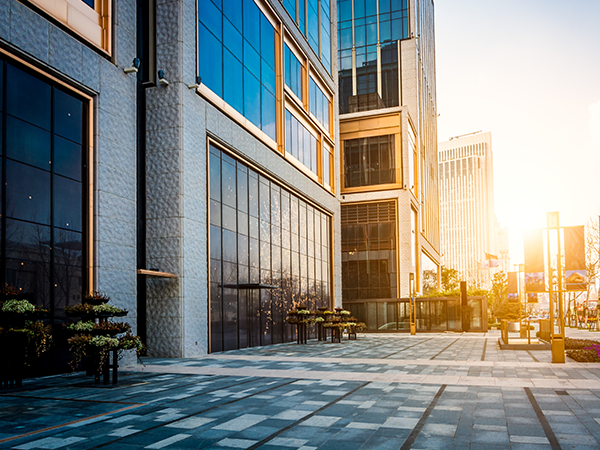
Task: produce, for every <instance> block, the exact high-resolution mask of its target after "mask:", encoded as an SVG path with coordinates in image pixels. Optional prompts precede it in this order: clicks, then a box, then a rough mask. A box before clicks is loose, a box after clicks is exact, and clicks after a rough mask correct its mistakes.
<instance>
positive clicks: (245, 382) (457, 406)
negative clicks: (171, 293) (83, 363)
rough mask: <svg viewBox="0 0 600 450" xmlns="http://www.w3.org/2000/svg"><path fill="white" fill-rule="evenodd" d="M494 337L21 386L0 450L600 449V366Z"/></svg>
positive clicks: (304, 350)
mask: <svg viewBox="0 0 600 450" xmlns="http://www.w3.org/2000/svg"><path fill="white" fill-rule="evenodd" d="M581 333H585V337H587V338H592V339H594V338H595V336H596V334H594V333H587V332H581ZM577 334H580V333H579V332H578V333H577ZM498 337H499V333H498V332H490V333H487V334H485V335H483V334H453V333H447V334H418V335H416V336H409V335H405V334H402V335H392V334H369V335H366V336H363V337H361V336H360V335H359V339H358V340H357V341H343V342H342V343H341V344H331V343H329V342H327V343H323V342H316V341H310V342H309V343H308V345H304V346H299V345H296V344H280V345H274V346H269V347H261V348H253V349H247V350H239V351H232V352H227V353H222V354H216V355H210V356H207V357H205V358H186V359H176V360H174V359H158V358H144V364H145V366H142V365H137V366H130V367H127V368H124V369H123V371H122V375H121V384H120V385H119V386H117V387H112V386H111V387H103V386H95V385H93V384H92V383H90V379H89V378H86V377H83V376H81V375H80V374H76V375H68V376H56V377H48V378H44V379H37V380H28V381H27V382H25V383H24V384H25V387H24V389H23V390H20V391H12V392H8V391H0V448H16V449H24V450H25V449H35V448H69V449H71V448H72V449H91V448H119V449H140V448H151V449H161V448H164V449H169V450H174V449H192V448H194V449H195V448H213V449H221V450H222V449H258V448H261V449H267V450H285V449H302V450H316V449H323V450H325V449H336V450H337V449H396V450H398V449H402V450H406V449H409V448H413V449H434V448H440V449H450V448H455V449H469V448H470V449H479V448H481V449H483V448H485V449H504V448H506V449H519V448H523V449H524V448H527V449H533V450H535V449H560V448H562V449H575V448H577V449H598V448H600V399H599V396H600V364H598V365H595V364H580V363H575V362H567V363H566V364H562V365H553V364H551V363H550V362H549V361H550V352H548V351H546V352H541V351H530V352H527V351H512V350H507V351H502V350H500V349H499V347H498V344H497V340H498ZM578 337H579V336H578ZM598 338H599V339H600V334H599V335H598Z"/></svg>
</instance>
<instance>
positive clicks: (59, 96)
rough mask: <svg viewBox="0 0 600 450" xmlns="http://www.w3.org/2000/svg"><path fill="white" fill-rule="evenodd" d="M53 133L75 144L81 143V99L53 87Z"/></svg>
mask: <svg viewBox="0 0 600 450" xmlns="http://www.w3.org/2000/svg"><path fill="white" fill-rule="evenodd" d="M53 112H54V133H56V134H58V135H60V136H62V137H64V138H67V139H70V140H71V141H73V142H76V143H77V144H81V143H82V138H83V136H82V133H83V127H82V125H83V124H82V115H83V104H82V102H81V100H79V99H77V98H75V97H73V96H71V95H69V94H67V93H65V92H63V91H60V90H58V89H54V111H53Z"/></svg>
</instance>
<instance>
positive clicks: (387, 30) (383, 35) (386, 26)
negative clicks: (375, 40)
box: [379, 14, 392, 42]
mask: <svg viewBox="0 0 600 450" xmlns="http://www.w3.org/2000/svg"><path fill="white" fill-rule="evenodd" d="M388 15H389V14H388ZM391 39H392V28H391V26H390V21H389V20H385V21H381V22H379V40H380V41H381V42H386V41H389V40H391Z"/></svg>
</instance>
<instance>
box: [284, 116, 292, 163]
mask: <svg viewBox="0 0 600 450" xmlns="http://www.w3.org/2000/svg"><path fill="white" fill-rule="evenodd" d="M285 151H286V152H288V153H291V152H292V115H291V114H290V112H289V111H288V110H287V109H286V110H285Z"/></svg>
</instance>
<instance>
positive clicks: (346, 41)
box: [340, 28, 352, 49]
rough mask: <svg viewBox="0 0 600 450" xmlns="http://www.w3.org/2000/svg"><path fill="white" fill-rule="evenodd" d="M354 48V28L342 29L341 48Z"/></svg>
mask: <svg viewBox="0 0 600 450" xmlns="http://www.w3.org/2000/svg"><path fill="white" fill-rule="evenodd" d="M346 48H352V28H347V29H345V30H341V31H340V49H346Z"/></svg>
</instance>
